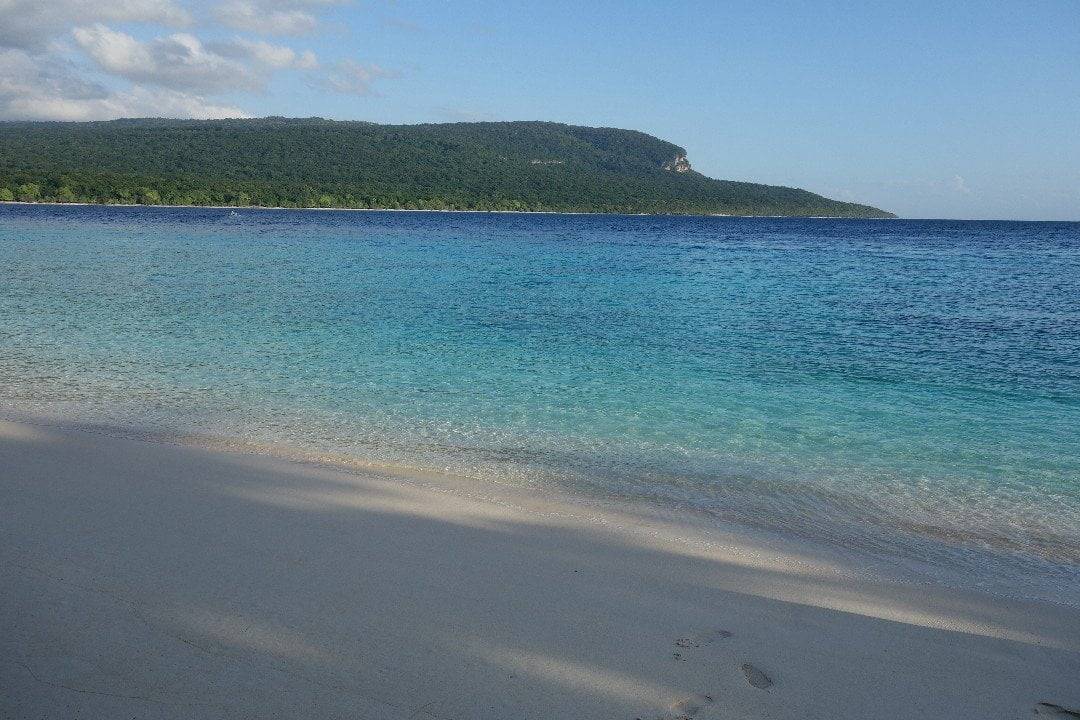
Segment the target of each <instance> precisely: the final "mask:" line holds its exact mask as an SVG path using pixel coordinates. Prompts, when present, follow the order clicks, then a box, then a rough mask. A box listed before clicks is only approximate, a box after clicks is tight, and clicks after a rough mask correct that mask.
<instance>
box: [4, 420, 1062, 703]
mask: <svg viewBox="0 0 1080 720" xmlns="http://www.w3.org/2000/svg"><path fill="white" fill-rule="evenodd" d="M1039 703H1048V704H1047V705H1039ZM1053 706H1060V707H1061V708H1072V709H1074V710H1078V709H1080V612H1078V611H1077V610H1076V609H1075V608H1070V607H1066V606H1058V605H1053V604H1049V603H1041V602H1033V601H1020V600H1010V599H1003V598H998V597H992V596H989V595H980V594H977V593H972V592H962V591H957V590H948V589H943V588H930V587H926V586H920V585H913V584H904V583H900V582H895V581H892V580H890V579H888V578H881V577H875V576H874V575H872V574H868V573H864V572H853V568H851V567H847V566H845V565H844V563H842V562H840V561H838V560H837V558H836V557H832V556H830V555H829V554H828V553H826V552H823V551H819V550H815V549H813V548H811V547H809V546H804V545H800V544H798V543H796V542H794V541H785V542H781V541H779V540H764V539H756V538H755V537H754V536H752V535H750V534H748V533H741V532H736V531H734V530H732V531H724V532H721V531H720V530H718V529H717V528H715V527H712V526H709V525H706V524H704V523H699V522H697V521H695V520H693V519H681V518H679V517H678V516H675V515H674V514H670V513H663V512H660V511H651V510H647V509H642V508H636V507H625V508H622V509H617V508H608V509H596V508H595V506H590V505H585V504H583V503H580V502H575V500H574V498H572V497H568V496H554V495H549V494H546V493H545V494H544V495H541V494H540V493H538V492H532V491H528V490H524V489H517V488H512V487H504V486H497V485H489V484H482V483H474V482H470V481H467V480H462V479H455V478H448V477H437V476H426V475H424V476H421V475H411V476H410V475H407V474H404V473H401V472H391V471H386V472H381V471H376V470H371V471H358V470H355V469H349V468H334V467H331V466H320V465H315V464H311V463H303V462H298V461H295V460H289V459H283V458H276V457H272V456H266V455H254V454H241V453H230V452H225V451H220V450H210V449H205V448H197V447H188V446H183V445H178V444H168V443H163V442H152V441H147V440H135V439H125V438H120V437H115V436H109V435H108V434H103V433H101V432H94V431H92V430H90V429H78V428H60V427H56V426H49V425H46V424H36V423H34V424H31V423H26V422H4V423H0V717H3V718H34V719H40V718H58V719H59V718H65V719H67V718H80V719H91V718H103V719H104V718H109V719H117V718H184V719H191V718H379V719H381V720H393V719H400V720H406V719H408V718H420V719H422V718H433V719H434V718H437V719H444V720H449V719H451V718H454V719H459V720H479V719H490V720H511V719H513V720H539V719H541V718H553V719H558V718H567V719H569V718H576V719H588V718H615V719H625V720H634V719H636V718H641V719H642V720H651V719H653V718H676V717H694V718H792V719H795V718H798V719H800V720H812V719H817V718H820V719H822V720H824V719H826V718H827V719H829V720H842V719H845V718H875V719H878V720H888V719H891V718H920V719H924V720H925V719H928V718H980V719H984V718H985V719H990V718H1007V719H1013V718H1028V717H1032V716H1033V714H1035V715H1036V716H1046V717H1054V716H1058V717H1070V715H1066V714H1064V713H1065V712H1066V711H1065V710H1061V709H1055V707H1053ZM1071 717H1076V716H1075V715H1073V716H1071Z"/></svg>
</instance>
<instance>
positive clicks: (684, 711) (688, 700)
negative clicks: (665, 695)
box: [659, 693, 713, 720]
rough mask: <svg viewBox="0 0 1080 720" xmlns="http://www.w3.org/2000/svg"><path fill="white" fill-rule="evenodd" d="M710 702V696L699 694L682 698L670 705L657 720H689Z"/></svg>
mask: <svg viewBox="0 0 1080 720" xmlns="http://www.w3.org/2000/svg"><path fill="white" fill-rule="evenodd" d="M712 701H713V699H712V696H711V695H701V694H700V693H698V694H694V695H690V696H689V697H684V698H683V699H682V700H678V701H676V702H674V703H672V705H671V707H670V708H668V711H667V712H666V713H664V714H663V715H661V716H660V718H659V720H690V718H692V717H694V716H695V715H697V714H698V713H699V712H701V711H702V709H703V708H704V707H705V706H706V705H709V704H710V703H712Z"/></svg>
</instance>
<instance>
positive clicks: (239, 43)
mask: <svg viewBox="0 0 1080 720" xmlns="http://www.w3.org/2000/svg"><path fill="white" fill-rule="evenodd" d="M207 45H208V47H210V48H212V49H213V50H214V51H215V52H217V53H218V54H219V55H223V56H226V57H234V58H241V59H245V60H249V61H251V62H254V63H257V64H259V65H263V66H266V67H269V68H276V69H279V70H286V69H289V68H295V69H297V70H312V69H314V68H316V67H318V66H319V61H318V60H317V59H316V57H315V53H313V52H311V51H310V50H303V51H300V52H297V51H296V50H294V49H293V48H291V47H287V46H285V45H274V44H273V43H268V42H264V41H262V40H247V39H245V38H240V37H237V38H233V39H232V40H228V41H225V42H214V43H208V44H207Z"/></svg>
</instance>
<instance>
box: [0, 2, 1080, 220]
mask: <svg viewBox="0 0 1080 720" xmlns="http://www.w3.org/2000/svg"><path fill="white" fill-rule="evenodd" d="M266 115H284V116H290V117H309V116H319V117H325V118H334V119H343V120H368V121H373V122H382V123H417V122H456V121H467V120H468V121H471V120H554V121H559V122H567V123H573V124H580V125H593V126H607V127H621V128H633V129H636V130H642V131H644V132H647V133H649V134H652V135H655V136H657V137H660V138H663V139H665V140H669V141H671V142H674V143H676V144H678V145H681V146H683V147H685V148H686V149H687V152H688V155H689V159H690V161H691V163H692V164H693V166H694V169H696V170H698V171H700V172H703V173H704V174H706V175H709V176H711V177H718V178H724V179H734V180H748V181H753V182H763V183H769V184H779V185H791V186H796V187H803V188H806V189H809V190H812V191H814V192H818V193H821V194H823V195H826V196H829V197H834V198H838V199H843V200H852V201H857V202H864V203H868V204H872V205H876V206H878V207H881V208H884V209H887V210H891V211H893V212H896V213H897V214H899V215H901V216H902V217H946V218H1014V219H1063V220H1080V2H1078V1H1077V0H1057V1H1053V0H1024V1H1017V2H1006V1H1004V0H1002V1H997V2H994V1H990V0H987V1H986V2H947V3H942V2H939V1H938V2H920V1H919V0H913V1H911V2H895V1H893V2H875V1H874V0H867V1H864V2H843V3H841V2H813V3H811V2H768V1H762V2H740V3H735V2H731V3H726V2H720V1H719V0H712V1H711V2H677V1H674V0H671V1H668V2H656V1H655V0H654V1H653V2H631V1H629V0H626V1H623V2H603V1H595V2H590V1H589V0H576V1H573V2H569V1H563V0H544V1H541V2H536V1H534V2H517V1H515V0H502V1H501V2H480V1H476V2H464V1H462V2H436V1H434V0H0V119H9V120H10V119H41V120H93V119H111V118H117V117H148V116H153V117H196V118H208V117H241V116H255V117H258V116H266Z"/></svg>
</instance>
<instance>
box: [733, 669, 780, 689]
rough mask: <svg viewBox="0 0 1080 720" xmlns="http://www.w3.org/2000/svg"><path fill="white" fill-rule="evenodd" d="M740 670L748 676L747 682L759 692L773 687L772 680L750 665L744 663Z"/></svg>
mask: <svg viewBox="0 0 1080 720" xmlns="http://www.w3.org/2000/svg"><path fill="white" fill-rule="evenodd" d="M739 669H740V670H742V672H743V675H745V676H746V682H748V683H750V685H751V686H753V687H756V688H757V689H758V690H764V689H765V688H767V687H769V686H770V685H772V679H771V678H770V677H769V676H768V675H766V674H765V673H763V672H762V671H761V670H759V669H758V668H756V667H754V666H753V665H751V664H750V663H743V664H742V666H741V667H740V668H739Z"/></svg>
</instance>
